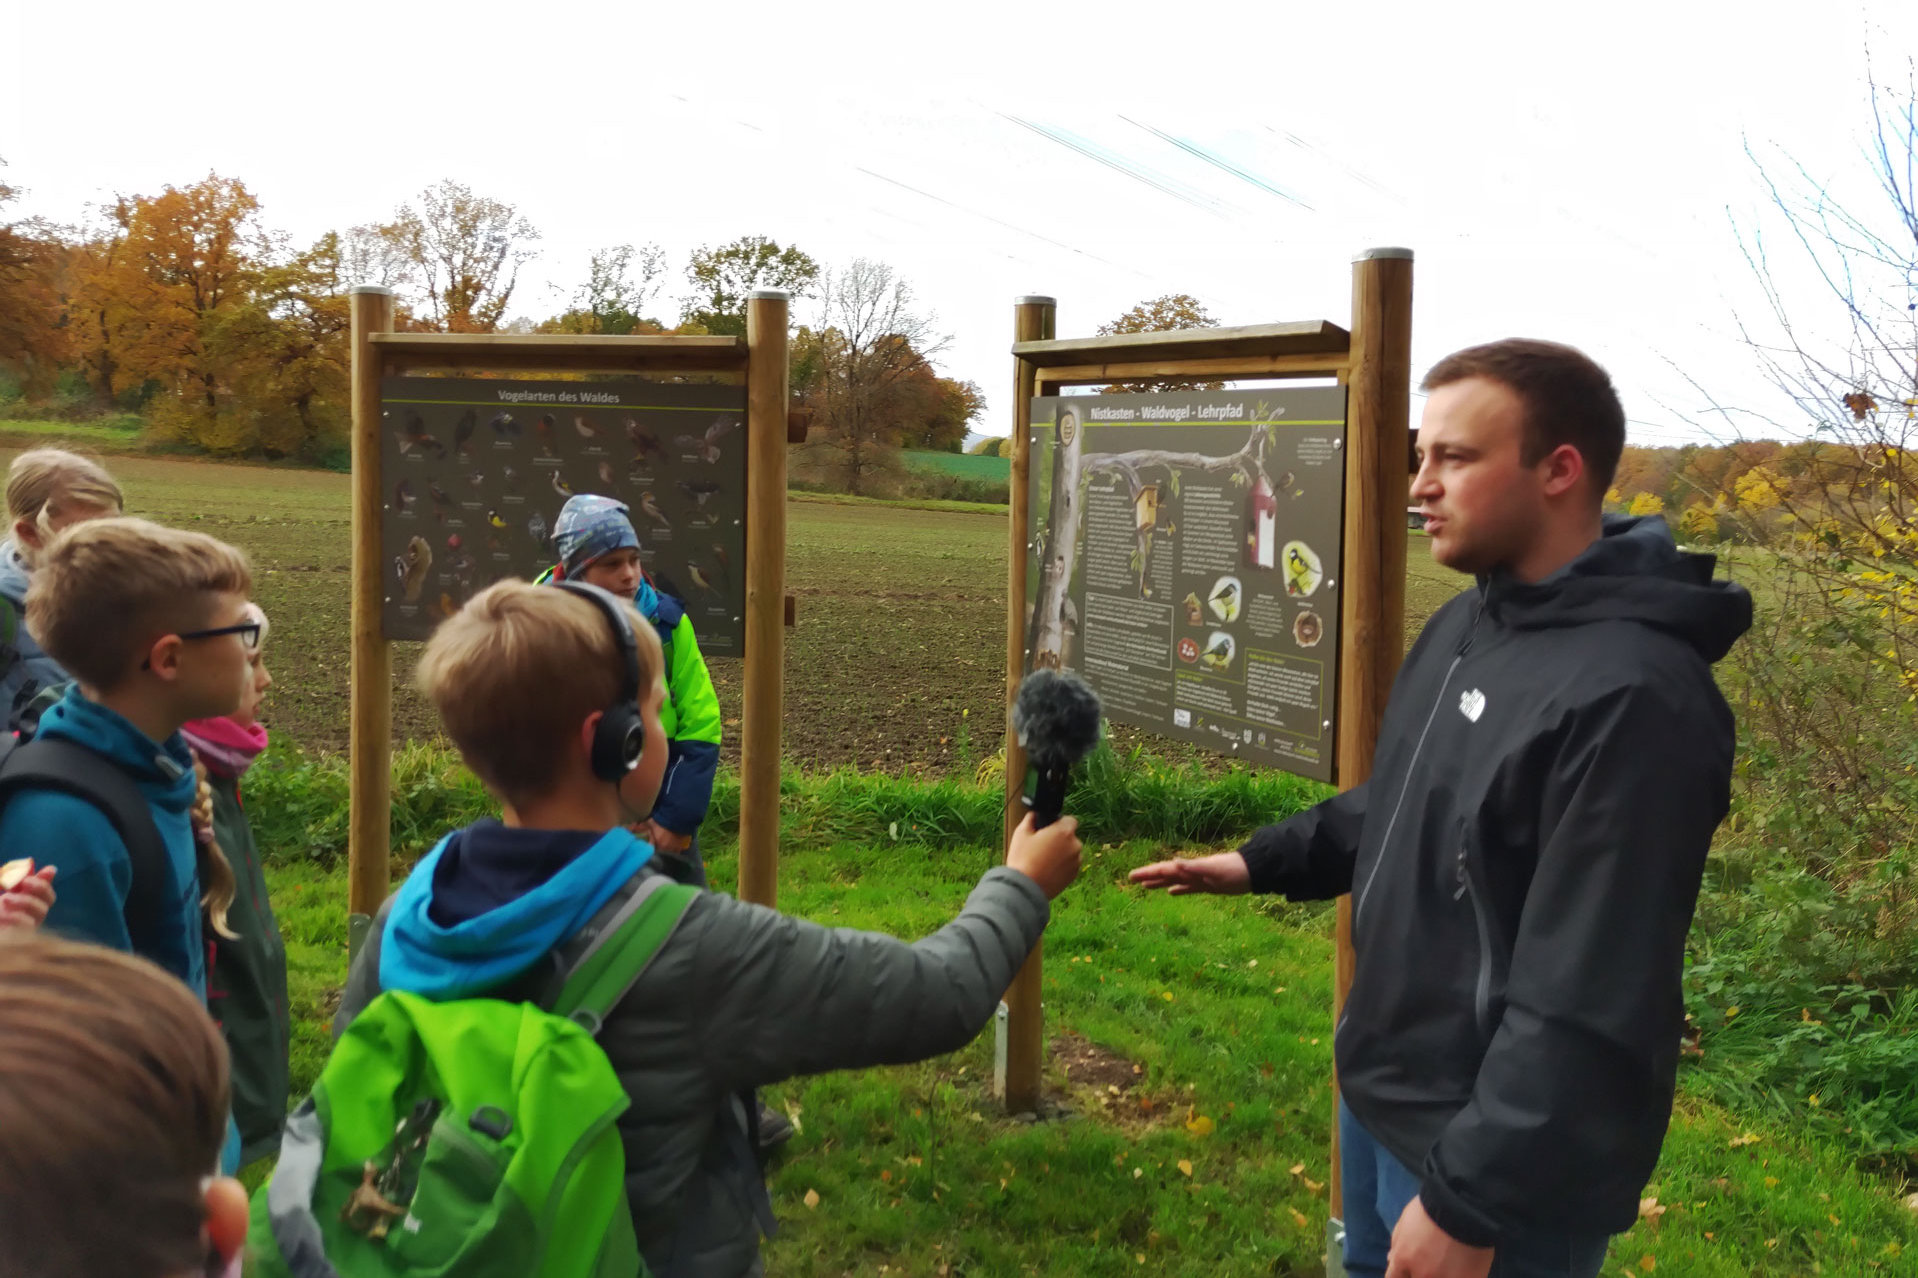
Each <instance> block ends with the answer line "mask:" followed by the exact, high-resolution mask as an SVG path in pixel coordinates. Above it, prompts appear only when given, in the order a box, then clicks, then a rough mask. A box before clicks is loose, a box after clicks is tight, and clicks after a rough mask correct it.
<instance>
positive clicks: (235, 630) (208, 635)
mask: <svg viewBox="0 0 1918 1278" xmlns="http://www.w3.org/2000/svg"><path fill="white" fill-rule="evenodd" d="M221 635H238V636H240V642H241V643H243V644H245V645H246V650H247V651H248V652H252V651H253V650H254V649H255V648H257V647H259V646H260V623H259V622H257V621H242V622H241V623H240V624H239V625H237V626H215V627H214V628H213V629H211V630H183V631H181V632H180V633H179V634H177V635H175V636H174V638H176V639H218V638H219V637H220V636H221Z"/></svg>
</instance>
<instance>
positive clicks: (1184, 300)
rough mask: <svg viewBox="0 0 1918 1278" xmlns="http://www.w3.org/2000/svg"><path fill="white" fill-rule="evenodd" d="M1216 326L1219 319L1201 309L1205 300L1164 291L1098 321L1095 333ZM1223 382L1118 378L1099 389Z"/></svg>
mask: <svg viewBox="0 0 1918 1278" xmlns="http://www.w3.org/2000/svg"><path fill="white" fill-rule="evenodd" d="M1218 326H1219V321H1218V320H1216V319H1214V318H1213V317H1212V313H1211V312H1210V311H1208V310H1206V309H1205V303H1203V302H1201V301H1200V300H1199V299H1198V298H1196V297H1194V296H1192V294H1190V293H1166V294H1163V295H1162V296H1159V297H1152V298H1147V299H1146V300H1145V301H1143V302H1140V303H1139V304H1138V305H1137V306H1135V307H1133V308H1132V309H1131V310H1129V311H1127V312H1126V313H1125V314H1123V315H1121V316H1119V317H1118V318H1117V319H1115V320H1111V321H1109V322H1107V323H1104V324H1101V325H1099V336H1100V337H1111V336H1113V335H1114V334H1117V333H1169V332H1173V331H1176V330H1178V329H1182V328H1217V327H1218ZM1224 385H1225V383H1224V382H1205V381H1192V380H1190V379H1183V380H1181V379H1161V380H1158V381H1144V382H1118V383H1115V384H1114V385H1111V386H1107V387H1104V388H1102V389H1103V390H1104V393H1106V394H1108V395H1116V394H1123V393H1125V392H1127V391H1144V392H1146V393H1149V394H1150V393H1158V392H1162V391H1200V390H1219V389H1220V388H1222V387H1223V386H1224Z"/></svg>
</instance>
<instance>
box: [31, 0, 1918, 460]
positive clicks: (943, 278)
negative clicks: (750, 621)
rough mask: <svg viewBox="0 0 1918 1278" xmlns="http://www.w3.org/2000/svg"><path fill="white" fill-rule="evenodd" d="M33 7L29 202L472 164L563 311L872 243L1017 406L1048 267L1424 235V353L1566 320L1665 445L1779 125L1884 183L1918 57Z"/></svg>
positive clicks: (1096, 13) (1316, 261) (1610, 26)
mask: <svg viewBox="0 0 1918 1278" xmlns="http://www.w3.org/2000/svg"><path fill="white" fill-rule="evenodd" d="M0 31H5V32H8V33H9V35H10V37H11V38H12V40H13V41H14V42H15V43H14V47H13V49H12V50H10V51H9V54H8V56H7V57H6V58H5V59H4V62H5V66H6V71H5V74H4V77H0V158H4V159H5V160H6V161H7V162H8V166H9V167H8V168H7V169H6V170H5V175H6V180H7V181H8V182H10V183H12V184H14V185H16V186H20V187H24V188H26V190H27V192H28V194H27V196H26V198H25V199H24V200H23V201H22V203H21V205H20V206H19V211H21V212H24V213H25V214H27V215H32V214H45V215H47V216H50V217H54V218H56V219H60V220H75V219H77V218H79V217H80V216H81V215H82V213H83V212H84V210H85V208H86V206H87V205H89V204H91V203H97V202H100V201H105V200H108V199H110V198H111V197H112V195H113V194H114V193H116V192H124V193H146V192H152V191H157V190H158V189H159V188H160V187H161V186H163V185H166V184H168V183H174V184H180V183H186V182H190V181H194V180H196V179H197V178H199V177H201V176H203V175H204V174H205V173H207V172H208V171H209V170H212V171H217V172H219V173H221V174H222V175H228V176H234V177H239V178H241V179H243V180H244V181H245V182H246V183H247V185H248V186H249V187H250V188H251V189H252V190H253V192H254V193H255V195H256V196H258V198H259V199H260V201H261V203H262V205H263V212H264V215H265V218H266V220H267V221H268V223H269V224H271V225H274V226H277V227H280V228H283V229H285V230H287V231H289V232H291V233H292V234H293V235H294V236H295V237H296V238H297V239H300V240H302V241H305V240H310V239H312V238H314V237H316V236H317V235H319V234H320V233H321V232H323V231H325V230H327V229H329V228H344V227H346V226H349V225H352V224H354V223H359V222H367V221H373V220H377V219H382V218H385V217H387V216H389V215H390V214H391V213H392V211H393V209H394V208H395V206H397V205H399V204H400V203H402V202H403V201H406V200H408V199H409V198H411V197H412V196H413V195H414V194H415V193H416V192H417V191H418V190H419V189H420V188H421V187H423V186H425V185H427V184H428V183H430V182H433V181H436V180H437V179H439V178H441V177H449V176H450V177H455V178H458V179H459V180H461V181H464V182H467V183H469V184H470V185H472V186H473V187H475V188H476V189H478V190H479V191H481V192H484V193H486V194H489V195H493V196H495V197H497V198H500V199H503V200H507V201H510V202H512V203H514V204H517V205H518V206H519V207H520V209H521V211H522V212H523V213H524V214H525V216H526V217H528V218H529V219H530V220H531V221H532V222H533V223H534V224H535V225H536V226H538V227H539V228H540V230H541V231H542V232H543V233H544V240H543V243H542V246H541V247H542V254H541V257H540V258H539V260H538V261H536V262H534V263H533V264H532V265H531V266H530V267H528V268H527V270H526V271H525V273H524V274H523V275H522V278H521V291H520V292H519V293H518V294H517V295H516V296H515V299H514V306H513V311H514V313H516V314H526V315H532V316H539V315H544V314H549V313H552V312H553V311H555V310H557V309H559V308H560V306H561V304H562V303H563V301H564V298H565V294H566V293H568V292H569V291H570V290H571V289H572V287H573V286H574V285H575V284H576V283H577V282H578V280H579V279H580V278H581V277H582V276H583V274H584V270H585V262H586V257H587V255H588V253H589V252H590V251H591V250H592V249H593V248H595V247H598V246H602V245H607V244H613V243H619V242H624V241H639V242H644V241H656V242H658V243H660V244H661V245H663V246H664V247H665V248H666V250H667V252H668V254H669V258H670V261H671V264H672V272H673V277H674V279H673V282H672V283H671V284H669V286H668V292H669V294H676V293H678V292H679V291H681V290H680V287H679V285H678V275H679V271H680V269H681V268H682V267H683V265H684V263H685V259H686V254H687V252H688V251H689V250H690V249H692V248H694V247H696V246H698V245H700V244H717V243H720V242H723V241H725V240H729V239H732V238H733V237H735V236H738V235H745V234H765V235H771V236H773V237H775V238H776V239H778V240H780V241H781V242H782V243H796V244H798V245H799V246H801V247H802V248H804V249H806V250H807V251H808V252H810V253H812V254H813V255H814V256H815V257H817V258H819V259H821V260H822V261H824V262H826V263H828V264H831V263H840V262H844V261H846V260H849V259H851V258H853V257H856V256H867V257H874V258H878V259H881V260H883V261H886V262H888V263H890V264H891V265H892V266H894V267H895V268H896V269H897V270H898V271H899V272H900V273H901V274H902V275H903V276H904V277H905V278H906V279H908V280H909V281H911V283H912V284H913V285H914V287H915V290H916V291H917V293H918V295H919V296H920V298H921V299H922V301H923V303H924V305H925V307H926V308H927V309H928V310H930V311H932V312H934V313H936V315H937V317H938V320H939V321H940V324H941V327H942V328H943V329H944V331H947V332H949V333H951V334H952V335H953V342H952V345H951V347H950V348H949V350H948V352H947V353H946V356H945V358H944V360H943V363H944V367H945V369H946V371H947V372H949V373H950V374H952V375H955V376H959V377H965V378H970V379H972V380H974V381H976V382H978V383H979V384H980V386H981V387H982V388H983V389H984V390H985V393H986V396H987V400H988V405H989V408H988V416H987V417H986V419H985V420H983V421H982V422H980V423H977V424H976V425H977V426H978V427H979V428H980V429H983V430H985V431H987V432H989V433H993V434H1003V433H1005V431H1006V429H1007V427H1008V425H1009V415H1010V404H1009V402H1008V395H1009V391H1008V387H1009V380H1010V360H1009V357H1008V356H1007V354H1006V345H1007V343H1008V342H1009V340H1010V329H1011V303H1012V299H1013V298H1014V297H1015V296H1016V295H1018V294H1022V293H1047V294H1051V295H1053V296H1056V297H1057V298H1058V299H1059V332H1060V335H1061V336H1077V335H1085V334H1089V333H1091V331H1092V330H1093V328H1094V327H1095V326H1096V325H1098V324H1099V323H1100V322H1102V321H1104V320H1107V319H1110V318H1112V317H1113V316H1114V315H1116V314H1118V313H1119V312H1120V311H1123V310H1124V309H1126V308H1127V307H1129V306H1130V305H1132V304H1133V303H1134V302H1136V301H1138V300H1140V299H1142V298H1145V297H1149V296H1153V295H1156V294H1160V293H1164V292H1170V291H1184V292H1190V293H1193V294H1195V295H1196V296H1198V297H1199V298H1200V299H1201V300H1202V301H1204V302H1205V303H1206V304H1207V305H1208V306H1209V307H1210V308H1211V309H1212V311H1213V312H1214V313H1215V314H1216V315H1217V316H1218V317H1219V318H1220V319H1221V320H1222V321H1223V322H1225V323H1228V324H1233V323H1238V324H1246V323H1258V322H1265V321H1274V320H1293V319H1318V318H1324V319H1330V320H1332V321H1334V322H1337V323H1340V324H1344V323H1345V322H1346V321H1347V318H1348V313H1349V308H1350V267H1349V264H1348V263H1349V258H1350V256H1351V254H1352V253H1353V252H1354V251H1356V250H1358V249H1361V248H1364V247H1366V246H1368V245H1374V244H1405V245H1409V246H1411V247H1412V248H1413V249H1415V250H1416V252H1417V255H1418V259H1417V265H1416V284H1415V289H1416V310H1415V318H1414V339H1413V359H1414V367H1415V370H1422V369H1423V368H1424V367H1425V366H1427V365H1429V364H1430V363H1431V362H1432V361H1434V360H1435V359H1437V358H1438V357H1439V356H1441V355H1443V354H1444V353H1445V352H1447V351H1449V350H1452V349H1455V348H1457V347H1459V346H1462V345H1466V344H1468V343H1471V342H1475V341H1480V340H1485V339H1489V338H1493V337H1500V336H1506V335H1511V334H1526V335H1532V336H1541V337H1551V338H1556V339H1559V340H1563V341H1569V342H1572V343H1575V344H1577V345H1579V346H1582V347H1584V348H1585V349H1586V350H1587V351H1588V352H1590V353H1591V354H1592V355H1594V356H1595V357H1597V358H1598V359H1599V360H1601V361H1602V362H1604V363H1605V364H1607V365H1608V366H1609V367H1610V368H1611V369H1612V371H1613V374H1614V376H1615V377H1616V379H1617V380H1618V381H1619V383H1620V387H1621V390H1622V391H1623V393H1624V395H1625V399H1626V406H1627V412H1628V415H1629V416H1630V417H1632V418H1633V419H1634V426H1633V428H1632V429H1633V434H1634V436H1635V437H1636V438H1637V439H1638V440H1639V442H1645V443H1660V442H1678V441H1680V440H1682V439H1684V438H1687V437H1689V432H1688V429H1687V428H1686V427H1685V426H1684V425H1683V424H1682V417H1683V415H1684V414H1685V413H1687V412H1691V411H1694V410H1696V409H1697V408H1698V407H1699V406H1700V403H1701V401H1700V397H1699V396H1698V394H1697V393H1696V392H1695V391H1693V390H1692V389H1690V388H1689V387H1688V386H1687V385H1686V384H1685V382H1684V380H1683V379H1682V378H1680V377H1679V376H1678V375H1677V374H1676V373H1674V372H1673V371H1672V369H1671V367H1670V366H1669V365H1670V363H1676V364H1678V365H1680V366H1683V367H1684V368H1686V369H1688V370H1690V371H1691V372H1692V373H1693V374H1694V375H1695V376H1697V377H1698V378H1699V380H1700V381H1702V382H1704V383H1706V384H1707V385H1709V386H1711V387H1712V388H1713V389H1714V391H1715V392H1717V393H1719V394H1721V395H1727V396H1730V397H1733V398H1738V397H1740V396H1741V395H1745V394H1746V392H1747V391H1748V390H1749V388H1750V384H1751V373H1750V368H1751V364H1750V361H1749V359H1748V358H1747V357H1745V356H1744V355H1743V354H1741V353H1740V351H1739V350H1738V348H1737V346H1736V344H1735V342H1734V341H1733V339H1732V336H1731V333H1730V312H1731V309H1732V307H1733V306H1745V307H1749V306H1750V304H1751V302H1752V300H1753V299H1752V296H1751V293H1750V288H1749V281H1748V278H1747V272H1746V268H1745V266H1744V264H1743V261H1742V259H1741V257H1740V256H1739V254H1738V251H1737V247H1736V244H1735V242H1734V240H1733V236H1732V231H1731V224H1732V220H1733V219H1734V218H1737V219H1741V220H1744V221H1747V222H1749V221H1751V220H1752V219H1753V218H1755V217H1756V216H1757V215H1758V210H1759V206H1760V204H1761V191H1760V188H1759V186H1758V183H1757V181H1756V179H1755V175H1754V172H1753V168H1752V165H1751V163H1750V161H1749V160H1748V159H1747V158H1746V156H1745V155H1744V152H1743V150H1742V139H1746V138H1749V139H1750V140H1751V141H1752V142H1753V143H1754V144H1758V145H1761V146H1764V147H1767V148H1769V147H1774V146H1776V147H1781V148H1784V149H1786V150H1788V151H1789V152H1790V153H1791V154H1792V155H1794V156H1795V157H1797V158H1798V159H1799V160H1800V161H1802V162H1804V163H1805V164H1806V166H1807V167H1808V169H1809V170H1810V171H1811V172H1812V174H1813V175H1814V176H1815V177H1816V178H1817V180H1819V181H1821V182H1831V183H1834V184H1836V186H1837V187H1838V188H1839V189H1841V190H1842V189H1847V188H1849V187H1862V184H1863V183H1864V182H1865V181H1866V180H1867V179H1868V174H1867V173H1866V171H1865V168H1864V160H1863V157H1862V150H1863V147H1864V144H1865V142H1866V129H1867V124H1868V120H1869V116H1868V109H1867V94H1866V89H1865V75H1866V72H1867V56H1868V55H1869V59H1870V66H1871V67H1872V68H1874V69H1875V70H1876V72H1877V73H1878V75H1879V76H1880V77H1881V79H1891V80H1893V81H1895V82H1896V83H1898V84H1899V85H1901V86H1902V85H1903V84H1904V83H1905V77H1906V74H1907V71H1906V65H1907V59H1908V58H1909V57H1911V56H1912V55H1913V54H1914V53H1918V3H1913V2H1912V0H1864V2H1862V3H1861V0H1826V2H1825V3H1820V4H1805V3H1803V0H1795V2H1793V3H1773V2H1771V0H1758V2H1756V3H1754V2H1750V0H1747V2H1745V3H1719V2H1717V0H1663V2H1662V3H1642V2H1640V0H1620V2H1618V3H1612V4H1606V5H1596V4H1577V5H1568V4H1545V3H1537V2H1536V0H1534V2H1533V3H1527V4H1491V3H1481V4H1475V3H1470V2H1468V0H1462V2H1460V3H1453V4H1443V5H1439V4H1431V3H1429V2H1428V3H1389V2H1388V3H1374V4H1369V5H1364V6H1351V7H1349V8H1348V7H1345V6H1333V5H1326V4H1323V3H1313V4H1294V3H1287V2H1283V0H1256V2H1253V3H1239V2H1237V0H1233V2H1230V3H1226V2H1218V0H1215V2H1214V3H1210V4H1192V3H1189V2H1186V3H1173V2H1171V0H1167V2H1165V3H1158V4H1138V3H1130V2H1123V3H1114V2H1108V3H1104V4H1097V5H1093V4H1072V5H1063V4H1055V3H1049V2H1048V0H1028V2H1027V3H1023V4H1005V3H1000V2H999V0H973V2H969V3H963V4H951V5H913V4H901V3H898V2H897V0H890V2H888V3H883V4H876V3H865V2H863V0H861V2H860V3H845V2H834V0H824V2H823V3H814V4H811V5H792V4H781V5H777V6H773V5H765V4H761V3H758V2H757V0H754V2H752V3H733V4H728V5H724V6H718V5H715V6H679V7H677V8H669V7H668V6H662V5H656V4H634V3H630V0H628V2H625V3H602V2H600V0H572V2H570V3H554V4H547V5H545V6H528V5H525V4H523V3H511V4H501V3H491V2H490V0H461V2H460V3H450V2H447V0H411V2H409V0H376V2H373V3H368V2H366V0H340V2H337V3H331V4H327V5H324V6H316V5H301V4H279V5H268V4H260V3H258V2H257V0H249V2H247V3H207V2H191V0H179V2H176V3H171V4H153V3H150V2H143V3H138V4H134V3H126V2H125V0H112V2H110V3H103V4H94V5H87V6H84V7H82V6H75V5H52V4H47V3H45V2H44V0H0ZM1181 143H1183V144H1186V145H1185V146H1181V145H1180V144H1181ZM1074 144H1076V145H1074ZM1186 147H1190V148H1191V150H1188V149H1186ZM1081 148H1082V149H1081ZM1086 150H1090V151H1092V152H1094V153H1095V155H1096V156H1097V157H1098V158H1090V157H1088V155H1086V154H1085V153H1084V152H1085V151H1086ZM1194 151H1199V152H1204V153H1206V154H1209V155H1211V156H1213V157H1215V158H1216V160H1217V161H1218V163H1212V162H1208V161H1207V160H1205V159H1203V158H1201V157H1200V156H1198V155H1195V154H1194V153H1193V152H1194ZM1101 160H1105V161H1109V162H1110V163H1102V162H1101ZM1230 169H1236V170H1238V172H1237V173H1234V172H1232V171H1229V170H1230ZM1863 199H1864V200H1866V201H1867V202H1868V200H1869V196H1868V195H1866V196H1863ZM806 306H807V304H806V303H801V304H800V307H801V309H800V312H799V313H800V315H801V317H802V318H803V317H804V316H805V315H806V313H807V311H806ZM674 309H675V308H673V307H672V306H670V305H669V306H667V307H665V308H663V310H664V311H665V312H667V314H665V315H664V318H668V319H670V318H673V315H672V314H671V312H672V311H673V310H674ZM1668 362H1669V363H1668Z"/></svg>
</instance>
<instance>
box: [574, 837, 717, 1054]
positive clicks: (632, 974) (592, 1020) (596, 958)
mask: <svg viewBox="0 0 1918 1278" xmlns="http://www.w3.org/2000/svg"><path fill="white" fill-rule="evenodd" d="M698 895H699V889H698V888H696V887H691V886H689V885H686V884H682V883H675V882H673V880H672V879H671V878H669V877H667V876H666V875H664V874H661V873H659V872H658V871H656V870H653V869H651V867H648V869H646V870H642V871H641V872H640V873H639V874H638V875H637V876H635V878H634V880H633V882H632V883H631V885H630V886H629V887H628V888H627V889H626V891H625V896H624V899H623V900H620V899H619V898H615V901H616V904H615V905H614V908H613V910H612V912H611V913H610V915H602V917H603V919H604V921H603V922H600V921H599V920H595V923H596V924H597V926H596V927H595V928H594V929H593V935H591V936H590V937H582V938H580V939H581V940H583V941H584V945H583V946H580V947H579V948H578V949H576V950H575V951H574V952H573V953H571V954H569V955H568V956H567V957H568V958H569V959H570V960H571V961H570V962H569V963H568V965H567V968H566V974H565V976H564V978H563V979H562V983H561V985H560V990H559V994H558V995H557V997H555V998H554V999H553V1001H552V1005H551V1010H552V1011H553V1013H554V1014H555V1015H557V1016H565V1017H568V1018H570V1019H572V1020H575V1021H578V1022H579V1023H580V1024H581V1025H583V1026H585V1027H586V1029H588V1030H589V1031H591V1032H592V1033H595V1034H597V1033H598V1032H599V1027H600V1025H601V1023H602V1022H604V1021H605V1019H606V1017H607V1015H608V1014H609V1013H610V1012H611V1011H612V1010H613V1008H614V1007H616V1006H618V1004H619V1001H620V1000H621V999H622V998H625V997H626V992H627V991H628V990H630V989H632V988H633V986H634V985H635V984H636V983H637V982H638V981H639V978H640V976H641V975H643V974H644V973H645V971H646V968H647V967H648V966H649V965H650V964H651V963H652V961H653V957H654V956H655V955H656V954H658V953H659V951H660V949H661V948H662V947H663V946H664V945H665V944H666V942H667V940H668V939H669V938H671V936H672V934H673V933H674V931H676V930H677V929H678V927H679V923H680V920H681V919H683V918H684V917H685V916H686V910H687V908H688V907H690V906H691V905H692V903H693V900H694V898H695V897H697V896H698Z"/></svg>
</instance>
